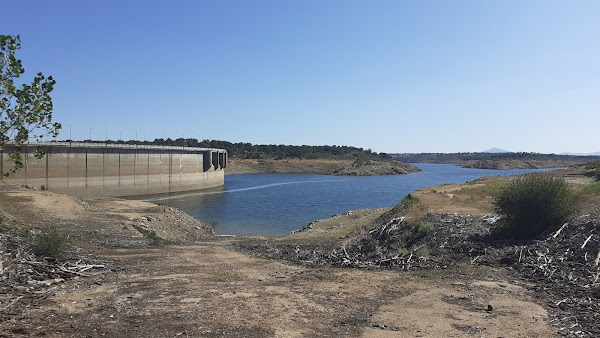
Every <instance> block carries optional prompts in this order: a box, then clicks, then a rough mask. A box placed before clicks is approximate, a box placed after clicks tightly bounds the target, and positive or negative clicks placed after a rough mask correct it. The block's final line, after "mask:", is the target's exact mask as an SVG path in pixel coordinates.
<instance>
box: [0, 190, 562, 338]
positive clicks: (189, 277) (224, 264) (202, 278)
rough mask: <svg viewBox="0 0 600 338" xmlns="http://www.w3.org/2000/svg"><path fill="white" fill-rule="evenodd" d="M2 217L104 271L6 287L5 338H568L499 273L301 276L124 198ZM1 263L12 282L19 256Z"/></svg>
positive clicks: (29, 193)
mask: <svg viewBox="0 0 600 338" xmlns="http://www.w3.org/2000/svg"><path fill="white" fill-rule="evenodd" d="M0 213H2V215H3V219H4V226H5V229H9V230H10V231H16V230H15V229H17V230H18V229H21V230H23V229H29V230H35V229H49V228H57V229H59V230H61V231H65V232H67V233H68V234H69V236H70V242H71V243H72V245H74V248H73V249H72V250H71V253H70V255H71V256H72V257H71V258H72V259H77V258H78V257H88V258H91V259H94V260H96V261H98V262H100V263H102V265H103V266H104V268H101V269H92V270H89V271H88V272H90V273H89V274H87V275H89V276H85V277H84V276H81V277H77V278H71V279H67V280H65V281H64V282H60V283H56V284H52V285H50V286H48V287H43V288H41V289H36V290H35V292H25V291H23V293H22V294H18V293H15V291H14V290H15V288H12V289H10V288H4V289H3V290H4V291H3V293H4V297H0V315H1V316H2V317H1V318H2V319H3V321H2V322H0V335H5V336H50V337H52V336H61V337H62V336H66V337H97V336H144V337H166V336H208V337H216V336H219V337H222V336H225V337H266V336H274V337H337V336H353V337H360V336H363V337H465V336H477V337H482V336H484V337H550V336H556V335H557V330H556V328H554V327H551V326H550V325H549V324H548V313H547V311H546V309H545V308H544V307H543V306H540V305H539V304H543V302H542V301H540V300H539V299H537V298H536V296H535V294H534V293H533V291H531V285H528V284H527V283H525V282H524V281H522V280H521V279H519V278H518V277H517V276H516V275H515V274H513V273H512V272H510V271H509V270H506V269H502V268H493V267H488V266H475V265H459V266H456V267H452V268H448V269H440V270H421V271H409V272H406V271H387V270H367V269H351V268H330V267H307V266H299V265H293V264H291V263H287V262H284V261H280V260H277V259H264V258H258V257H254V256H251V255H249V254H246V253H242V252H239V251H236V250H235V249H234V245H233V244H234V243H235V242H236V241H243V240H244V238H231V237H227V238H219V237H212V235H211V234H210V233H209V231H208V230H207V228H206V226H204V225H203V224H201V223H199V222H197V221H195V220H194V219H192V218H191V217H189V216H187V215H185V214H183V213H181V212H179V211H178V210H175V209H171V208H165V207H160V206H157V205H154V204H150V203H145V202H137V201H121V200H114V199H109V200H97V201H86V202H82V201H78V200H76V199H73V198H71V197H69V196H66V195H60V194H53V193H50V192H41V191H35V190H27V189H22V188H12V187H6V186H4V187H2V189H0ZM365 217H373V215H372V214H368V215H367V214H365ZM357 219H358V218H357ZM134 226H135V227H142V229H145V230H148V231H154V232H155V234H156V235H157V236H158V237H159V238H161V239H164V241H163V240H156V239H150V238H148V237H147V236H144V235H143V234H142V233H141V232H140V231H139V230H137V229H136V228H135V227H134ZM17 232H18V231H17ZM336 236H337V233H336ZM265 240H266V241H268V240H269V239H268V238H265ZM168 243H170V244H168ZM2 252H3V253H2V254H3V255H4V256H0V257H4V258H0V259H4V261H5V263H4V269H8V267H9V266H8V264H9V263H10V262H9V261H8V260H6V259H5V258H6V257H8V254H9V253H8V252H6V250H5V249H4V248H3V250H2ZM3 273H4V271H3ZM7 290H8V291H7ZM11 290H13V291H11Z"/></svg>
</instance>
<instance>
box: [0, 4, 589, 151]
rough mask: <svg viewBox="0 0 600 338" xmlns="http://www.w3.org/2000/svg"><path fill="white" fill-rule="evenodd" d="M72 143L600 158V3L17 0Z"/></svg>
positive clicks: (10, 30) (13, 22)
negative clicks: (190, 142) (194, 142)
mask: <svg viewBox="0 0 600 338" xmlns="http://www.w3.org/2000/svg"><path fill="white" fill-rule="evenodd" d="M0 8H1V10H2V13H3V14H2V19H1V20H0V34H20V35H21V39H22V49H21V50H20V51H19V53H18V56H19V57H20V58H21V59H22V60H23V63H24V66H25V68H26V70H27V71H28V72H27V73H26V74H25V75H24V79H28V80H29V81H30V80H31V78H32V77H33V74H34V73H35V72H39V71H41V72H43V73H44V74H45V75H52V76H54V78H55V79H56V81H57V85H56V87H55V91H54V95H53V100H54V108H55V112H54V118H55V120H57V121H59V122H61V123H62V124H63V131H62V133H61V135H60V137H59V138H60V139H66V138H68V137H69V126H71V130H72V136H73V138H74V139H85V138H88V137H89V134H90V128H93V129H92V136H93V138H94V139H104V138H105V134H106V133H107V134H108V137H109V138H110V139H118V138H119V134H121V135H122V137H123V138H125V139H133V138H135V133H136V129H137V134H138V139H142V140H143V139H144V134H145V135H146V136H145V137H146V139H148V140H152V139H154V138H159V137H162V136H163V135H166V136H168V137H171V138H178V137H182V135H185V137H186V138H189V137H194V138H198V139H206V138H209V139H219V140H228V141H232V142H251V143H257V144H296V145H301V144H309V145H323V144H329V145H333V144H336V145H353V146H357V147H363V148H372V149H373V150H374V151H378V152H459V151H482V150H486V149H488V148H491V147H500V148H504V149H507V150H511V151H534V152H544V153H561V152H566V151H570V152H595V151H600V132H599V129H600V128H599V127H600V19H599V18H600V1H550V0H543V1H533V0H528V1H521V0H518V1H479V0H472V1H445V0H444V1H442V0H440V1H408V0H406V1H401V0H394V1H348V0H332V1H322V0H318V1H317V0H307V1H304V0H303V1H300V0H298V1H292V0H289V1H279V0H273V1H260V0H254V1H241V0H240V1H216V0H214V1H200V0H197V1H191V0H190V1H148V0H145V1H124V0H119V1H108V0H103V1H4V2H3V3H2V5H1V6H0Z"/></svg>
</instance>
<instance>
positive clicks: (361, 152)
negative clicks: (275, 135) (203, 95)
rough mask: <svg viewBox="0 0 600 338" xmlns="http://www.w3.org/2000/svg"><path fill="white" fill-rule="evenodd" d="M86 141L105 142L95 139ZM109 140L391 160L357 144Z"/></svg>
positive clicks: (236, 153) (252, 155) (258, 154)
mask: <svg viewBox="0 0 600 338" xmlns="http://www.w3.org/2000/svg"><path fill="white" fill-rule="evenodd" d="M86 142H102V143H104V142H105V141H92V140H86ZM106 142H108V143H125V144H142V145H144V144H145V145H161V146H179V147H183V146H185V147H201V148H219V149H225V150H227V152H228V153H229V156H232V157H237V158H246V159H261V158H266V157H268V158H275V159H289V158H298V159H321V158H332V157H335V158H349V159H372V160H375V159H377V160H391V156H390V155H388V154H386V153H376V152H373V151H371V150H370V149H367V150H365V149H363V148H356V147H351V146H337V145H333V146H308V145H302V146H292V145H283V144H279V145H275V144H252V143H244V142H238V143H232V142H228V141H218V140H202V141H199V140H198V139H195V138H186V139H184V138H178V139H175V140H173V139H171V138H167V139H166V140H165V139H162V138H159V139H155V140H154V141H135V140H129V141H110V140H108V141H106Z"/></svg>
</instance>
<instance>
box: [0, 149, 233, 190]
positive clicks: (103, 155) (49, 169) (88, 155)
mask: <svg viewBox="0 0 600 338" xmlns="http://www.w3.org/2000/svg"><path fill="white" fill-rule="evenodd" d="M11 147H13V148H12V149H11ZM39 147H41V148H43V149H44V151H45V153H46V154H45V156H44V158H43V159H37V158H35V157H33V156H32V154H33V153H34V152H35V150H36V149H37V148H39ZM19 148H20V152H21V154H22V155H23V157H24V161H23V165H24V166H23V168H22V169H21V170H20V171H18V172H16V173H15V174H13V175H10V176H9V177H8V178H3V180H4V181H6V182H8V183H13V184H26V185H30V186H34V187H36V188H38V189H44V190H50V191H56V192H64V193H69V194H72V195H75V196H82V197H90V196H93V197H97V196H128V195H143V194H159V193H170V192H177V191H186V190H196V189H204V188H210V187H214V186H218V185H223V183H224V169H225V167H227V151H225V150H223V149H212V148H199V147H180V146H175V147H174V146H157V145H130V144H114V143H90V142H88V143H85V142H36V143H29V144H23V145H21V146H20V147H19ZM11 150H15V149H14V145H7V146H6V147H5V149H4V150H0V172H2V173H3V172H6V171H8V170H9V169H10V168H12V167H13V165H14V163H11V162H10V161H9V160H8V159H9V156H7V155H6V153H7V152H10V151H11Z"/></svg>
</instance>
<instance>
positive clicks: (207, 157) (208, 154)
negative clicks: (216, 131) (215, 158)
mask: <svg viewBox="0 0 600 338" xmlns="http://www.w3.org/2000/svg"><path fill="white" fill-rule="evenodd" d="M203 157H204V159H203V161H202V162H203V168H202V169H203V171H204V172H206V171H209V170H210V168H211V166H212V151H210V150H209V151H205V152H204V154H203Z"/></svg>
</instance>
